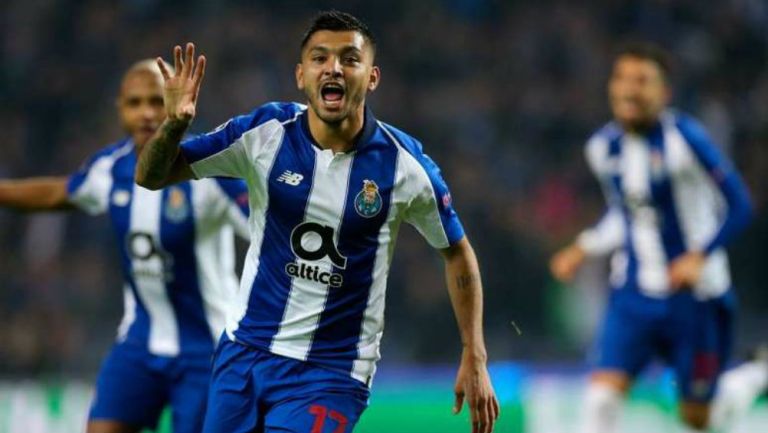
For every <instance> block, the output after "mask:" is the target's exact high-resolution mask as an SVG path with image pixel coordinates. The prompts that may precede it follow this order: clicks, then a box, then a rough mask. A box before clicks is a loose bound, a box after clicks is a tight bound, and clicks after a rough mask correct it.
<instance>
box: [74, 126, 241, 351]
mask: <svg viewBox="0 0 768 433" xmlns="http://www.w3.org/2000/svg"><path fill="white" fill-rule="evenodd" d="M135 167H136V153H135V152H134V146H133V143H132V142H131V141H130V140H124V141H121V142H119V143H117V144H115V145H112V146H110V147H108V148H106V149H104V150H102V151H100V152H98V153H97V154H95V155H94V156H93V157H92V158H91V159H90V160H89V161H88V162H87V163H86V164H85V165H84V166H83V167H82V168H81V169H80V170H79V171H78V172H77V173H75V174H74V175H72V176H71V177H70V179H69V184H68V192H69V201H70V202H71V203H73V204H74V205H75V206H77V207H78V208H80V209H82V210H83V211H85V212H87V213H89V214H92V215H96V214H103V213H109V216H110V218H111V222H112V227H113V229H114V231H115V234H116V237H117V242H118V245H119V248H120V257H121V263H122V268H123V273H124V277H125V278H124V281H125V283H124V297H125V315H124V317H123V320H122V323H121V324H120V327H119V330H118V341H121V342H125V343H126V344H135V345H141V346H143V347H145V348H146V349H147V350H148V351H149V352H150V353H152V354H155V355H162V356H176V355H179V354H210V353H211V352H212V350H213V347H214V344H215V342H216V341H217V340H218V337H219V336H220V335H221V333H222V331H223V329H224V323H225V320H224V314H225V310H226V309H227V307H226V306H227V304H228V302H231V300H232V297H233V296H234V294H235V292H236V290H237V276H236V274H235V270H234V268H235V255H234V254H235V250H234V237H233V231H237V233H238V234H240V235H241V236H243V237H245V236H246V234H247V233H248V228H247V215H248V205H247V201H248V196H247V190H246V186H245V184H244V183H243V182H242V181H240V180H234V179H206V180H203V181H196V182H184V183H180V184H178V185H174V186H171V187H168V188H165V189H163V190H160V191H150V190H148V189H145V188H142V187H140V186H138V185H136V184H135V182H134V169H135Z"/></svg>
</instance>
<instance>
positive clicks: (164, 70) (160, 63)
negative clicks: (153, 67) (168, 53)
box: [156, 57, 171, 81]
mask: <svg viewBox="0 0 768 433" xmlns="http://www.w3.org/2000/svg"><path fill="white" fill-rule="evenodd" d="M156 61H157V66H158V67H159V68H160V73H161V74H163V79H164V80H165V81H168V80H170V79H171V73H170V71H168V68H167V67H165V62H164V61H163V58H162V57H158V58H157V59H156Z"/></svg>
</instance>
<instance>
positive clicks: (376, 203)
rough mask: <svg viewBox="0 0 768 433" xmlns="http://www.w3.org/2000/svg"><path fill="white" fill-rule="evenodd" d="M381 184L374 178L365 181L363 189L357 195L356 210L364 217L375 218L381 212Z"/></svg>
mask: <svg viewBox="0 0 768 433" xmlns="http://www.w3.org/2000/svg"><path fill="white" fill-rule="evenodd" d="M381 204H382V201H381V195H380V194H379V186H378V185H376V182H374V181H372V180H368V179H365V180H364V181H363V189H362V190H361V191H360V192H359V193H357V196H356V197H355V210H356V211H357V213H358V214H359V215H360V216H361V217H364V218H373V217H375V216H376V215H378V214H379V212H381Z"/></svg>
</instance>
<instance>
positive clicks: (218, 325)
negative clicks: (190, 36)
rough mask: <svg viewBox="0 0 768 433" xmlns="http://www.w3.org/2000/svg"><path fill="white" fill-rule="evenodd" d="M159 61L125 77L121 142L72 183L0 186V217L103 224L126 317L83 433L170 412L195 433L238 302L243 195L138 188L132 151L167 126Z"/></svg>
mask: <svg viewBox="0 0 768 433" xmlns="http://www.w3.org/2000/svg"><path fill="white" fill-rule="evenodd" d="M162 89H163V79H162V76H161V74H160V70H159V68H158V67H157V64H156V62H155V61H154V60H145V61H142V62H139V63H136V64H135V65H134V66H133V67H131V68H130V69H129V70H128V72H126V74H125V75H124V77H123V80H122V84H121V88H120V95H119V97H118V100H117V108H118V113H119V116H120V120H121V123H122V126H123V128H124V129H125V131H126V133H127V135H128V136H127V137H126V138H124V139H122V140H120V141H118V142H117V143H115V144H113V145H111V146H108V147H106V148H105V149H103V150H101V151H100V152H98V153H96V154H95V155H94V156H93V157H92V158H90V159H89V160H88V162H87V163H86V164H85V165H84V166H83V167H82V168H81V169H80V170H79V171H78V172H77V173H75V174H74V175H72V176H70V177H68V178H67V177H60V178H36V179H25V180H5V181H0V206H6V207H12V208H17V209H24V210H37V211H44V210H54V209H70V208H77V209H80V210H83V211H85V212H87V213H89V214H93V215H96V214H104V213H109V215H110V218H111V222H112V226H113V229H114V231H115V234H116V238H117V243H118V246H119V249H120V257H121V258H122V267H123V271H124V274H125V275H124V276H125V280H124V281H125V284H124V288H123V290H124V297H125V316H124V317H123V321H122V323H121V324H120V327H119V330H118V341H117V343H116V344H115V345H114V347H113V348H112V351H111V353H110V354H109V356H108V357H107V359H106V360H105V361H104V364H103V365H102V368H101V372H100V373H99V377H98V380H97V384H96V392H95V397H94V400H93V403H92V406H91V411H90V415H89V421H88V426H87V432H88V433H131V432H138V431H140V430H141V429H142V428H144V427H148V428H154V426H155V425H156V424H157V421H158V418H159V416H160V414H161V412H162V410H163V408H164V407H165V406H166V405H168V404H170V406H171V409H172V419H173V421H172V424H173V431H174V432H175V433H199V432H200V430H201V429H202V424H203V416H204V415H203V414H204V412H205V405H206V401H207V395H208V384H209V380H210V373H211V366H210V358H211V354H212V353H213V349H214V347H215V344H216V341H217V340H218V337H219V335H220V334H221V332H222V330H223V329H224V310H225V305H226V304H227V302H228V301H229V300H230V299H232V298H233V297H234V294H235V291H236V289H237V276H236V274H235V272H234V253H235V251H234V243H233V242H234V238H233V231H234V230H237V232H238V234H240V235H241V236H243V237H246V236H247V233H248V228H247V213H248V206H247V200H248V195H247V188H246V186H245V184H244V182H242V181H240V180H233V179H226V180H222V179H205V180H203V181H199V182H184V183H180V184H178V185H175V186H173V187H169V188H165V189H163V190H161V191H150V190H148V189H145V188H142V187H140V186H138V185H136V184H135V183H134V180H133V179H134V168H135V165H136V150H137V149H138V148H141V146H143V145H144V144H145V143H146V142H147V140H149V138H150V137H152V135H153V134H154V133H155V131H156V130H157V129H158V127H159V126H160V125H161V123H162V122H163V119H165V109H164V107H163V93H162V91H163V90H162Z"/></svg>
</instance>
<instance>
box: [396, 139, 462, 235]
mask: <svg viewBox="0 0 768 433" xmlns="http://www.w3.org/2000/svg"><path fill="white" fill-rule="evenodd" d="M389 132H391V133H392V134H394V136H395V137H396V139H397V140H398V141H399V142H400V144H401V145H402V146H403V149H404V150H405V152H406V155H403V156H404V157H405V161H403V162H405V164H403V170H406V171H407V172H408V173H407V174H406V176H407V179H408V181H407V182H408V183H409V185H407V188H408V190H409V191H411V192H412V196H411V199H410V201H409V204H408V208H407V209H406V211H405V216H404V220H405V222H407V223H408V224H411V225H412V226H414V227H415V228H416V230H418V231H419V233H421V235H422V236H423V237H424V238H425V239H426V240H427V242H429V244H430V245H431V246H432V247H434V248H439V249H442V248H448V247H449V246H452V245H454V244H456V243H457V242H459V241H460V240H461V239H462V238H463V237H464V227H463V226H462V224H461V221H460V220H459V216H458V214H457V213H456V210H455V209H454V207H453V199H452V197H451V192H450V190H449V188H448V184H447V183H446V182H445V180H444V179H443V176H442V174H441V172H440V168H439V167H438V166H437V164H435V162H434V161H433V160H432V159H431V158H430V157H429V156H427V155H426V154H424V153H423V150H422V146H421V143H419V142H418V141H416V140H414V139H413V138H411V137H409V136H407V135H406V134H404V133H402V132H400V131H397V130H396V129H394V128H391V129H389Z"/></svg>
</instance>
